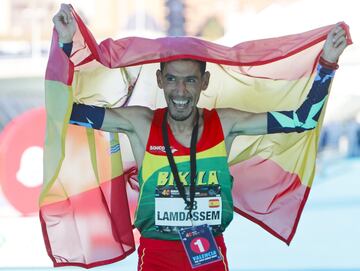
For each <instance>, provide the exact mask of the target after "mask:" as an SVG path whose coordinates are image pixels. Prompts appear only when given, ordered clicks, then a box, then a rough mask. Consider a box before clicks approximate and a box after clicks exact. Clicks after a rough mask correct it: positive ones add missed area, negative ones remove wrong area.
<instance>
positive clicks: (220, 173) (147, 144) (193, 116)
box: [53, 4, 347, 270]
mask: <svg viewBox="0 0 360 271" xmlns="http://www.w3.org/2000/svg"><path fill="white" fill-rule="evenodd" d="M53 22H54V25H55V28H56V30H57V32H58V34H59V45H60V47H62V48H63V50H64V52H65V53H66V54H67V55H68V56H69V55H70V53H71V48H72V40H73V36H74V33H75V29H76V25H75V22H74V19H73V17H72V14H71V10H70V7H69V6H68V5H64V4H63V5H61V9H60V11H59V12H58V13H57V14H56V15H55V16H54V18H53ZM346 46H347V43H346V35H345V31H344V30H343V29H342V28H341V27H340V26H337V27H335V28H334V29H333V30H332V31H331V32H330V34H329V35H328V38H327V40H326V42H325V45H324V48H323V54H322V58H321V60H320V65H319V66H318V74H317V77H316V79H315V81H314V83H313V86H312V88H311V90H310V92H309V94H308V96H307V99H306V100H305V101H304V103H303V104H302V105H301V106H300V107H299V108H298V109H296V110H294V111H281V112H265V113H250V112H244V111H239V110H235V109H229V108H224V109H216V110H211V111H209V110H205V109H201V108H198V107H197V103H198V100H199V97H200V93H201V91H203V90H206V89H207V87H208V84H209V80H210V73H209V72H208V71H206V63H204V62H201V61H194V60H191V59H180V60H175V61H170V62H166V63H161V67H160V69H159V70H158V71H157V72H156V79H157V84H158V86H159V88H161V89H163V91H164V96H165V100H166V103H167V108H165V109H159V110H155V111H153V110H150V109H148V108H146V107H140V106H133V107H124V108H113V109H104V108H99V107H93V106H86V105H77V104H74V107H73V111H72V115H71V123H73V124H78V125H84V126H91V127H92V128H95V129H101V130H104V131H108V132H121V133H125V134H126V135H127V136H128V138H129V140H130V143H131V146H132V150H133V153H134V157H135V160H136V163H137V165H138V167H139V168H140V171H139V185H140V196H139V202H138V209H137V213H136V219H135V226H136V227H137V228H138V229H139V231H140V232H141V235H142V237H141V239H140V247H139V250H138V252H139V264H138V269H139V270H191V266H190V263H189V261H188V259H187V256H186V252H185V249H184V247H183V244H182V243H181V241H179V239H180V237H179V231H181V230H182V229H186V228H190V229H192V231H190V233H191V234H194V232H196V230H198V229H199V228H197V227H196V226H201V225H204V224H208V225H210V226H211V232H210V235H211V234H213V235H214V236H215V241H216V244H217V247H218V253H219V257H220V258H219V259H218V261H215V262H213V263H211V264H208V265H204V266H200V267H199V268H198V269H197V270H228V266H227V260H226V247H225V244H224V241H223V238H222V232H223V231H224V230H225V228H226V227H227V226H228V225H229V223H230V222H231V220H232V209H233V204H232V197H231V188H232V177H231V175H230V172H229V168H228V165H227V154H228V153H229V151H230V147H231V145H232V142H233V140H234V138H235V137H236V136H238V135H263V134H267V133H279V132H285V133H288V132H302V131H306V130H310V129H314V128H315V127H316V125H317V121H318V118H319V116H320V113H321V109H322V108H323V105H324V103H325V100H326V97H327V94H328V87H329V85H330V82H331V78H332V77H333V76H334V70H335V69H336V68H337V64H336V63H337V61H338V58H339V57H340V55H341V54H342V52H343V51H344V49H345V48H346ZM189 156H190V157H189ZM189 169H190V170H189ZM204 200H205V201H206V202H207V203H208V205H206V206H205V205H204V204H203V202H204ZM210 203H211V204H210ZM214 209H216V210H217V211H214ZM191 226H192V227H191ZM210 239H211V238H210ZM199 240H200V239H199ZM201 240H202V239H201ZM194 244H195V245H196V246H197V248H198V249H199V250H200V251H202V250H204V244H203V243H201V242H200V243H198V242H195V243H194Z"/></svg>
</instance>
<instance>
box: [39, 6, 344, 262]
mask: <svg viewBox="0 0 360 271" xmlns="http://www.w3.org/2000/svg"><path fill="white" fill-rule="evenodd" d="M73 14H74V16H75V19H76V21H77V24H78V31H77V32H76V34H75V37H74V46H73V53H72V55H71V57H70V59H69V58H68V57H67V56H66V55H65V53H64V52H63V51H62V49H61V48H59V46H58V36H57V33H56V31H55V30H54V32H53V40H52V46H51V52H50V58H49V62H48V66H47V71H46V110H47V130H46V147H45V153H44V155H45V157H44V164H45V165H44V186H43V190H42V194H41V197H40V219H41V224H42V229H43V235H44V239H45V244H46V247H47V251H48V254H49V256H50V257H51V259H52V260H53V262H54V266H64V265H78V266H82V267H87V268H88V267H93V266H97V265H101V264H107V263H111V262H114V261H117V260H120V259H122V258H124V257H126V256H127V255H129V254H130V253H132V252H133V251H134V249H135V244H134V236H133V232H132V223H131V218H130V216H131V215H130V210H129V205H128V198H127V181H128V179H129V174H130V173H131V172H130V173H129V172H128V170H127V169H130V170H133V168H132V167H131V163H130V162H129V161H131V158H129V153H128V152H126V151H124V150H125V149H126V146H128V143H127V140H126V138H125V137H124V136H123V135H118V134H114V133H106V132H101V131H96V130H92V129H88V128H85V127H79V126H73V125H69V124H68V122H69V118H70V114H71V109H72V104H73V102H79V103H85V104H92V105H97V106H103V107H119V106H130V105H142V106H147V107H149V108H152V109H156V108H159V107H164V106H165V105H166V104H165V99H164V96H163V94H162V91H161V90H160V89H158V87H157V85H156V79H155V71H156V70H157V69H158V66H159V62H161V61H169V60H175V59H179V58H193V59H199V60H203V61H207V62H208V70H209V71H210V73H211V79H210V85H209V87H208V89H207V90H206V91H204V92H203V93H202V94H201V98H200V101H199V106H200V107H205V108H208V109H210V108H214V107H232V108H236V109H239V110H244V111H250V112H266V111H275V110H276V111H277V110H293V109H297V108H298V107H299V105H300V104H301V103H302V102H303V101H304V99H305V97H306V95H307V93H308V91H309V89H310V87H311V85H312V82H313V80H314V76H315V72H316V69H315V68H316V65H317V62H318V58H319V55H320V53H321V49H322V46H323V44H324V41H325V39H326V36H327V34H328V33H329V31H330V30H331V29H332V28H333V26H334V25H329V26H325V27H322V28H318V29H315V30H311V31H308V32H305V33H301V34H296V35H289V36H284V37H278V38H272V39H264V40H256V41H249V42H244V43H241V44H238V45H236V46H233V47H226V46H222V45H218V44H215V43H211V42H208V41H204V40H200V39H196V38H190V37H165V38H160V39H145V38H135V37H133V38H124V39H120V40H115V41H114V40H112V39H107V40H104V41H103V42H101V43H100V44H97V43H96V41H95V39H94V38H93V36H92V35H91V33H90V31H89V30H88V29H87V28H86V26H85V25H84V23H83V22H82V20H81V19H80V18H79V16H78V15H77V14H76V12H75V11H73ZM343 26H344V27H345V28H346V30H347V31H348V27H347V26H346V25H345V24H343ZM348 42H349V43H351V39H350V35H349V33H348ZM322 114H324V111H323V112H322ZM320 119H321V120H322V117H321V118H320ZM320 124H321V121H320ZM320 124H319V125H318V127H317V128H316V129H314V130H310V131H306V132H303V133H293V134H271V135H264V136H239V137H237V138H236V139H235V141H234V143H233V147H232V149H231V152H230V154H229V166H230V169H231V172H232V174H233V176H234V187H233V198H234V208H235V211H236V212H238V213H239V214H241V215H243V216H245V217H247V218H248V219H250V220H252V221H254V222H255V223H257V224H259V225H260V226H261V227H263V228H264V229H266V230H267V231H269V232H270V233H272V234H273V235H275V236H276V237H278V238H279V239H281V240H283V241H284V242H286V243H288V244H289V243H290V241H291V239H292V238H293V236H294V233H295V231H296V227H297V224H298V221H299V218H300V215H301V212H302V210H303V207H304V205H305V202H306V199H307V197H308V194H309V191H310V188H311V184H312V181H313V177H314V171H315V158H316V151H317V144H318V139H319V133H320V128H321V125H320ZM209 204H211V205H212V206H213V204H216V203H215V202H214V203H209Z"/></svg>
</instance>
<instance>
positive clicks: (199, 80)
mask: <svg viewBox="0 0 360 271" xmlns="http://www.w3.org/2000/svg"><path fill="white" fill-rule="evenodd" d="M156 76H157V82H158V86H159V87H160V88H162V89H163V90H164V95H165V99H166V103H167V105H168V112H169V114H170V116H171V117H172V118H173V119H174V120H178V121H183V120H186V119H188V118H189V117H190V116H191V114H193V113H194V112H195V110H194V109H195V108H196V105H197V102H198V100H199V97H200V93H201V91H202V90H205V89H206V88H207V86H208V83H209V77H210V73H209V72H205V73H204V75H201V71H200V64H199V63H198V62H196V61H191V60H175V61H171V62H167V63H165V66H164V69H163V71H162V72H161V71H160V70H158V71H157V72H156Z"/></svg>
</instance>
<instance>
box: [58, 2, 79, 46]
mask: <svg viewBox="0 0 360 271" xmlns="http://www.w3.org/2000/svg"><path fill="white" fill-rule="evenodd" d="M53 23H54V26H55V29H56V31H57V32H58V34H59V42H61V43H70V42H72V41H73V37H74V34H75V31H76V23H75V19H74V17H73V15H72V14H71V8H70V5H66V4H61V7H60V10H59V11H58V12H57V13H56V14H55V16H54V17H53Z"/></svg>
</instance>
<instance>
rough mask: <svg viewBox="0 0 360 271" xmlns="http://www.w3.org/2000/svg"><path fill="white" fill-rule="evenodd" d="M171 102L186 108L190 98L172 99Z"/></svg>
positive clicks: (178, 106)
mask: <svg viewBox="0 0 360 271" xmlns="http://www.w3.org/2000/svg"><path fill="white" fill-rule="evenodd" d="M171 102H172V103H173V105H174V106H175V107H177V108H185V107H186V106H187V105H188V104H189V103H190V100H178V99H171Z"/></svg>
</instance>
